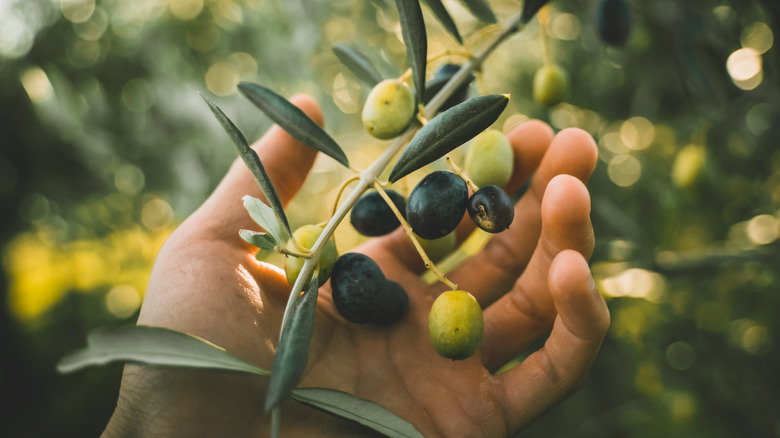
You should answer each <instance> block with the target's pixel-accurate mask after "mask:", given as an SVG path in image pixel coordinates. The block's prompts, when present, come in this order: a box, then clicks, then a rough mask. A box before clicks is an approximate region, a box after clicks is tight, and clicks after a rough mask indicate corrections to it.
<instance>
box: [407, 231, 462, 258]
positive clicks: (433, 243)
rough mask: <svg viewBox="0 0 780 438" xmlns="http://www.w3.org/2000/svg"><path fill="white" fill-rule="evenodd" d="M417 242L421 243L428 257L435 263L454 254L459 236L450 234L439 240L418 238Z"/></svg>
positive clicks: (453, 233)
mask: <svg viewBox="0 0 780 438" xmlns="http://www.w3.org/2000/svg"><path fill="white" fill-rule="evenodd" d="M416 237H417V241H419V242H420V245H421V246H422V247H423V249H424V250H425V254H427V255H428V258H430V259H431V260H432V261H433V262H438V261H439V260H441V259H443V258H444V257H445V256H446V255H448V254H449V253H450V252H452V250H453V249H455V245H456V244H457V236H456V235H455V232H452V233H449V234H447V235H446V236H444V237H439V238H438V239H430V240H429V239H423V238H422V237H420V236H416Z"/></svg>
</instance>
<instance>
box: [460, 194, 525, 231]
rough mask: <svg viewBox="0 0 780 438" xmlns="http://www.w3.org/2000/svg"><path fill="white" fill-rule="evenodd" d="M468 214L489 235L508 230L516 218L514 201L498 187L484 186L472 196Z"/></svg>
mask: <svg viewBox="0 0 780 438" xmlns="http://www.w3.org/2000/svg"><path fill="white" fill-rule="evenodd" d="M468 212H469V216H471V219H472V220H473V221H474V223H475V224H477V226H478V227H479V228H482V229H483V230H485V231H487V232H488V233H500V232H502V231H504V230H506V229H507V228H509V225H511V224H512V220H513V219H514V218H515V206H514V205H513V204H512V199H511V198H510V197H509V195H507V194H506V192H505V191H504V190H502V189H501V188H500V187H496V186H484V187H482V188H480V189H479V190H477V192H476V193H474V194H473V195H471V197H470V198H469V205H468Z"/></svg>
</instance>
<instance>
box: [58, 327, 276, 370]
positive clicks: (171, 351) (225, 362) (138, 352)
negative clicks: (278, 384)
mask: <svg viewBox="0 0 780 438" xmlns="http://www.w3.org/2000/svg"><path fill="white" fill-rule="evenodd" d="M110 362H128V363H135V364H142V365H157V366H175V367H188V368H208V369H218V370H228V371H238V372H242V373H250V374H257V375H260V376H267V375H269V373H268V371H266V370H264V369H262V368H260V367H258V366H256V365H254V364H252V363H249V362H247V361H245V360H243V359H241V358H239V357H237V356H235V355H233V354H231V353H228V352H227V351H226V350H225V349H224V348H222V347H219V346H217V345H214V344H212V343H211V342H208V341H206V340H204V339H201V338H199V337H197V336H193V335H190V334H187V333H182V332H178V331H176V330H171V329H167V328H163V327H152V326H145V325H138V326H128V327H121V328H114V329H98V330H95V331H93V332H92V333H90V334H89V336H87V348H85V349H83V350H79V351H76V352H74V353H72V354H70V355H68V356H66V357H65V358H63V359H62V360H61V361H60V363H59V364H57V370H58V371H59V372H61V373H70V372H73V371H76V370H80V369H82V368H85V367H89V366H96V365H105V364H107V363H110Z"/></svg>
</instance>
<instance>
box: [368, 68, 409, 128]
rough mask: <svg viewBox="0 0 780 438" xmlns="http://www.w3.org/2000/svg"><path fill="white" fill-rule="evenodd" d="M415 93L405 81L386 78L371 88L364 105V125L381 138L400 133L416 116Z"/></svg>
mask: <svg viewBox="0 0 780 438" xmlns="http://www.w3.org/2000/svg"><path fill="white" fill-rule="evenodd" d="M414 110H415V103H414V94H412V90H410V89H409V86H408V85H406V83H405V82H403V81H399V80H398V79H387V80H384V81H382V82H380V83H378V84H376V86H374V88H373V89H372V90H371V92H370V93H368V97H366V103H365V104H364V105H363V126H365V128H366V130H367V131H368V132H369V134H371V135H373V136H374V137H376V138H379V139H383V140H385V139H389V138H393V137H397V136H398V135H400V134H401V133H402V132H403V131H404V129H406V127H407V126H409V122H411V120H412V117H414Z"/></svg>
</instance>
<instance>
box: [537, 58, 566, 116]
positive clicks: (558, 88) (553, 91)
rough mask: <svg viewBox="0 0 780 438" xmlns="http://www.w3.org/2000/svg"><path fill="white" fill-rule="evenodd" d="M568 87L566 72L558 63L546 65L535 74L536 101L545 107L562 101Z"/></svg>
mask: <svg viewBox="0 0 780 438" xmlns="http://www.w3.org/2000/svg"><path fill="white" fill-rule="evenodd" d="M567 88H568V80H567V79H566V73H565V72H564V71H563V69H562V68H561V67H560V66H559V65H557V64H548V65H544V66H542V67H541V68H539V70H537V71H536V74H535V75H534V89H533V96H534V101H535V102H536V103H538V104H539V105H541V106H543V107H545V108H550V107H552V106H555V105H557V104H559V103H561V102H562V101H563V97H564V96H565V95H566V90H567Z"/></svg>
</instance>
